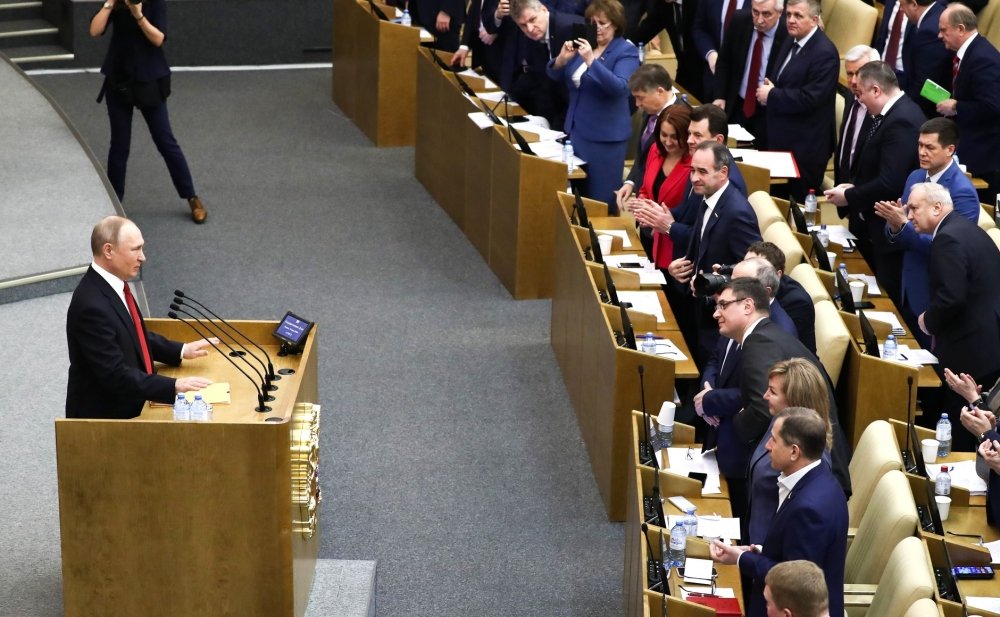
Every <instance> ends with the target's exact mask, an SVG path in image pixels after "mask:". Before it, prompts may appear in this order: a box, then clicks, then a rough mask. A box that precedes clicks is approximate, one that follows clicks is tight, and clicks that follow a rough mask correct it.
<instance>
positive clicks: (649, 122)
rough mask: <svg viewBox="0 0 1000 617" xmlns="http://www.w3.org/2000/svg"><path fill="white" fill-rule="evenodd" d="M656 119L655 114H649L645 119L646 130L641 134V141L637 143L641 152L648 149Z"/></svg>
mask: <svg viewBox="0 0 1000 617" xmlns="http://www.w3.org/2000/svg"><path fill="white" fill-rule="evenodd" d="M656 118H657V116H656V114H649V118H647V119H646V129H645V130H644V131H643V132H642V139H641V140H640V142H639V144H640V145H641V147H642V149H643V150H645V149H646V148H648V147H649V138H650V137H651V136H652V135H653V129H654V128H655V127H656Z"/></svg>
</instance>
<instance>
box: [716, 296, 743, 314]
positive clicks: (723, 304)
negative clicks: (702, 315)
mask: <svg viewBox="0 0 1000 617" xmlns="http://www.w3.org/2000/svg"><path fill="white" fill-rule="evenodd" d="M744 300H746V298H735V299H733V300H719V302H718V303H716V305H715V310H717V311H724V310H726V309H727V308H729V305H730V304H736V303H737V302H743V301H744Z"/></svg>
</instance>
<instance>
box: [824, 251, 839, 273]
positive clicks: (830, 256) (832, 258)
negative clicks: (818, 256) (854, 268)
mask: <svg viewBox="0 0 1000 617" xmlns="http://www.w3.org/2000/svg"><path fill="white" fill-rule="evenodd" d="M826 258H827V259H829V260H830V267H831V268H833V270H834V271H835V272H836V270H837V254H836V253H827V254H826Z"/></svg>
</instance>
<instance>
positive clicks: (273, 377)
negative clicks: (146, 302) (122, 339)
mask: <svg viewBox="0 0 1000 617" xmlns="http://www.w3.org/2000/svg"><path fill="white" fill-rule="evenodd" d="M174 295H175V296H177V297H178V298H185V299H187V300H190V301H191V302H194V303H195V304H197V305H198V306H200V307H201V308H203V309H205V310H206V311H207V312H208V314H209V315H211V316H212V317H215V318H216V319H218V320H219V321H221V322H222V323H224V324H225V325H226V327H227V328H229V329H230V330H232V331H233V332H234V333H236V334H238V335H239V336H241V337H242V338H243V339H244V340H245V341H247V342H249V343H250V344H251V345H253V346H254V347H256V348H257V349H258V350H260V353H262V354H264V357H265V358H267V376H268V379H270V381H278V380H279V379H281V376H280V375H276V374H275V373H274V365H273V364H271V356H270V355H269V354H268V353H267V351H265V350H264V348H263V347H261V346H260V345H258V344H257V343H255V342H254V340H253V339H252V338H250V337H249V336H247V335H246V334H243V332H241V331H239V330H237V329H236V327H235V326H233V325H232V324H230V323H229V322H228V321H226V320H225V319H223V318H222V317H219V316H218V315H216V314H215V312H214V311H213V310H212V309H210V308H208V307H207V306H205V305H204V304H202V303H201V302H198V301H197V300H196V299H194V298H192V297H191V296H189V295H186V294H185V293H184V292H183V291H181V290H180V289H175V290H174ZM255 357H256V356H255Z"/></svg>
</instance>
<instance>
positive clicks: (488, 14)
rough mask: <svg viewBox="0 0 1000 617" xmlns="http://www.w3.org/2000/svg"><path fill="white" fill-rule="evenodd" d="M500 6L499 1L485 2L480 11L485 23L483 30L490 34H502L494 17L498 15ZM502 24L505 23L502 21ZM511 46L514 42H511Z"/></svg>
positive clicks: (486, 0) (488, 0) (489, 0)
mask: <svg viewBox="0 0 1000 617" xmlns="http://www.w3.org/2000/svg"><path fill="white" fill-rule="evenodd" d="M498 6H500V1H499V0H483V7H482V9H480V17H481V19H482V22H483V28H484V29H485V30H486V31H487V32H489V33H490V34H499V33H500V26H498V25H497V23H496V20H495V19H494V15H496V12H497V7H498ZM505 19H509V18H505ZM500 23H501V24H502V23H503V21H501V22H500ZM505 44H508V43H505ZM509 44H511V45H513V44H514V42H513V41H510V43H509Z"/></svg>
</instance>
